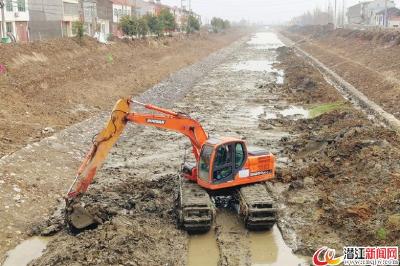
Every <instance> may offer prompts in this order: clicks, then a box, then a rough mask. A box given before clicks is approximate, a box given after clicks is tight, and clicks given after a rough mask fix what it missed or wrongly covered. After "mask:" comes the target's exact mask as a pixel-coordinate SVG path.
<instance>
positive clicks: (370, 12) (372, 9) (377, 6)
mask: <svg viewBox="0 0 400 266" xmlns="http://www.w3.org/2000/svg"><path fill="white" fill-rule="evenodd" d="M385 2H386V4H385ZM386 6H387V8H388V9H389V8H392V7H395V3H394V1H393V0H387V1H386V0H375V1H372V2H370V3H368V5H367V7H366V13H367V17H368V20H367V23H368V25H375V26H379V24H377V18H376V17H377V16H378V13H380V12H382V11H384V10H385V7H386Z"/></svg>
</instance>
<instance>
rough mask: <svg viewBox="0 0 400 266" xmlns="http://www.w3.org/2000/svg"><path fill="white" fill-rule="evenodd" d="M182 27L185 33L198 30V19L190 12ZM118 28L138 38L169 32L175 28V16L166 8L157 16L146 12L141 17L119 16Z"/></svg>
mask: <svg viewBox="0 0 400 266" xmlns="http://www.w3.org/2000/svg"><path fill="white" fill-rule="evenodd" d="M185 24H186V25H184V28H183V29H181V30H182V31H185V32H187V33H192V32H195V31H198V30H200V21H199V20H198V19H197V18H196V17H195V16H193V15H192V14H190V15H189V16H188V18H187V21H186V23H185ZM119 28H120V29H121V30H122V32H123V33H124V34H125V35H127V36H131V37H132V36H137V37H139V38H142V37H145V36H147V34H149V33H150V34H154V35H157V36H161V35H163V34H164V33H171V32H173V31H175V30H176V29H177V23H176V20H175V16H174V15H173V14H172V13H171V11H170V10H169V9H167V8H165V9H162V10H161V11H160V14H159V15H158V16H156V15H153V14H147V15H144V16H142V17H136V16H124V17H122V18H121V20H120V23H119Z"/></svg>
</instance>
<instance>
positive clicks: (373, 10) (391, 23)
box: [347, 0, 400, 28]
mask: <svg viewBox="0 0 400 266" xmlns="http://www.w3.org/2000/svg"><path fill="white" fill-rule="evenodd" d="M347 20H348V24H349V25H351V26H357V25H360V26H371V27H389V28H400V9H398V8H396V6H395V2H394V0H374V1H366V2H360V3H358V4H356V5H353V6H351V7H349V8H348V10H347Z"/></svg>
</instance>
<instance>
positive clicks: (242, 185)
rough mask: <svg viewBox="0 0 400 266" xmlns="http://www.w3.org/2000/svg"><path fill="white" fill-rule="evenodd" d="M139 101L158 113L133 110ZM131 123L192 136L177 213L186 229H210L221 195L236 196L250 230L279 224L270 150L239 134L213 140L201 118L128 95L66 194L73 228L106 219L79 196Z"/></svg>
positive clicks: (182, 175) (236, 204)
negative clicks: (249, 142)
mask: <svg viewBox="0 0 400 266" xmlns="http://www.w3.org/2000/svg"><path fill="white" fill-rule="evenodd" d="M135 104H137V105H141V106H143V107H144V108H145V109H147V110H151V111H153V113H149V114H147V113H137V112H131V105H135ZM154 111H155V112H157V113H158V114H154ZM128 122H131V123H134V124H140V125H145V126H151V127H156V128H161V129H167V130H171V131H175V132H178V133H181V134H183V135H185V136H186V137H188V138H189V140H190V142H191V144H192V150H193V155H194V158H195V160H196V162H195V163H188V162H185V163H183V164H182V169H181V170H182V171H181V178H180V183H179V184H180V185H179V195H178V197H177V198H178V200H177V201H178V202H177V207H176V208H177V210H176V212H177V217H178V219H177V220H178V224H179V225H180V226H181V227H182V228H183V229H185V230H187V231H189V232H197V231H208V230H209V229H210V228H211V226H212V224H213V219H214V217H215V211H214V210H215V207H214V201H213V197H214V196H216V197H217V196H218V195H229V196H231V197H232V198H233V199H234V202H235V204H234V206H235V209H236V210H237V211H238V214H239V215H240V216H241V217H242V219H243V221H244V223H245V225H246V227H247V228H249V229H254V230H265V229H270V228H272V226H273V225H274V224H275V221H276V215H275V214H276V209H275V208H274V206H273V199H272V197H271V196H270V195H269V192H268V191H267V189H266V187H265V185H263V184H262V183H263V182H265V181H267V180H269V179H271V178H273V177H274V174H275V158H274V156H273V155H272V154H271V153H269V152H267V151H265V150H262V149H259V148H254V147H248V146H247V145H246V143H245V142H244V141H243V140H240V139H236V138H230V137H224V138H210V137H209V136H208V134H207V133H206V132H205V131H204V129H203V127H202V126H201V125H200V124H199V122H197V121H196V120H194V119H192V118H190V117H189V116H188V115H186V114H184V113H180V112H174V111H171V110H167V109H163V108H160V107H157V106H154V105H150V104H142V103H140V102H137V101H133V100H132V99H130V98H126V99H120V100H119V101H118V102H117V103H116V105H115V107H114V109H113V111H112V113H111V118H110V120H109V121H108V123H107V125H106V127H105V128H104V129H103V130H102V131H101V132H100V133H99V134H98V135H96V137H95V138H94V140H93V145H92V147H91V149H90V151H89V152H88V154H87V155H86V157H85V159H84V161H83V163H82V164H81V166H80V167H79V170H78V173H77V175H76V177H75V180H74V182H73V184H72V185H71V187H70V188H69V190H68V193H67V195H66V197H65V200H66V219H67V222H68V224H69V225H70V226H72V227H73V228H74V229H78V230H82V229H84V228H86V227H89V226H91V225H93V224H96V223H101V222H102V221H99V219H98V218H96V217H93V215H91V214H90V213H89V212H88V211H87V210H86V209H85V208H84V207H83V204H82V203H81V200H80V199H81V197H82V196H83V195H84V193H85V192H86V191H87V189H88V187H89V185H90V184H91V183H92V181H93V178H94V176H95V174H96V171H97V170H98V169H99V168H100V167H101V164H102V163H103V161H104V160H105V159H106V156H107V154H108V153H109V151H110V150H111V148H112V147H113V145H114V144H115V143H116V142H117V140H118V139H119V137H120V135H121V134H122V132H123V131H124V128H125V126H126V124H127V123H128Z"/></svg>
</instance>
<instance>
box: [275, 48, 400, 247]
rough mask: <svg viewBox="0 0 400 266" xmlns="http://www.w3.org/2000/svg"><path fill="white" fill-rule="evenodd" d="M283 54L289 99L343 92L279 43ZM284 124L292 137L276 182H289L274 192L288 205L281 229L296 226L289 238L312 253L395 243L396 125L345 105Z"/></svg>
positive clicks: (399, 222)
mask: <svg viewBox="0 0 400 266" xmlns="http://www.w3.org/2000/svg"><path fill="white" fill-rule="evenodd" d="M280 58H281V60H282V63H281V67H283V69H284V70H285V71H286V76H285V77H286V79H287V80H286V83H285V85H284V88H285V90H286V92H287V93H288V95H289V97H288V100H290V101H295V102H296V101H297V102H298V100H299V99H300V100H301V99H303V98H305V99H310V98H313V103H318V102H322V103H328V102H330V101H332V100H334V101H337V100H343V99H340V96H339V95H338V93H337V92H336V91H335V90H334V88H333V87H332V86H330V85H328V84H327V83H326V82H325V83H324V82H323V81H321V79H322V76H321V74H320V73H319V72H318V71H317V70H315V69H310V68H307V67H305V63H304V61H303V59H300V58H299V57H297V56H296V55H294V53H293V51H291V50H289V49H287V48H283V49H281V55H280ZM304 80H307V83H309V84H314V83H316V84H319V85H318V86H317V87H318V89H315V88H314V85H312V86H311V85H309V86H305V85H304ZM323 84H325V85H323ZM321 85H322V86H321ZM313 91H318V92H317V93H314V92H313ZM301 101H302V100H301ZM284 123H285V122H284ZM286 125H287V126H288V127H289V128H290V130H291V132H292V133H293V134H294V137H293V138H289V139H286V138H285V139H282V140H281V145H282V147H283V154H285V155H286V156H287V157H288V163H287V164H286V165H285V166H284V167H283V169H281V172H280V173H278V176H277V180H278V182H277V183H276V184H275V185H276V187H275V189H277V188H281V189H282V187H283V188H286V190H284V192H283V193H282V194H278V195H279V196H278V198H279V200H280V201H282V202H284V204H285V205H286V208H284V209H283V211H281V213H280V221H281V226H282V228H283V229H284V231H285V230H288V231H289V232H290V230H294V231H295V232H296V234H297V238H295V239H292V241H293V243H292V244H293V246H294V247H296V249H297V250H298V251H300V252H302V253H304V254H307V255H312V253H313V252H315V250H316V248H318V247H321V246H326V245H328V246H331V247H333V248H336V249H337V250H340V249H341V248H343V246H344V245H361V246H368V245H370V246H373V245H399V244H400V242H399V239H400V231H399V228H400V227H399V226H400V193H399V188H400V164H399V158H400V142H399V138H398V136H397V135H396V133H395V132H393V131H391V130H390V129H387V128H384V127H382V126H380V125H379V123H378V122H377V121H374V120H369V119H367V116H366V114H365V113H363V112H361V111H360V110H357V109H354V108H353V107H352V106H350V105H343V106H342V107H341V108H340V109H337V110H333V111H331V112H328V113H325V114H322V115H320V116H318V117H315V118H313V119H306V120H304V119H300V120H297V121H291V122H290V123H287V122H286ZM278 191H281V190H278Z"/></svg>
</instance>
